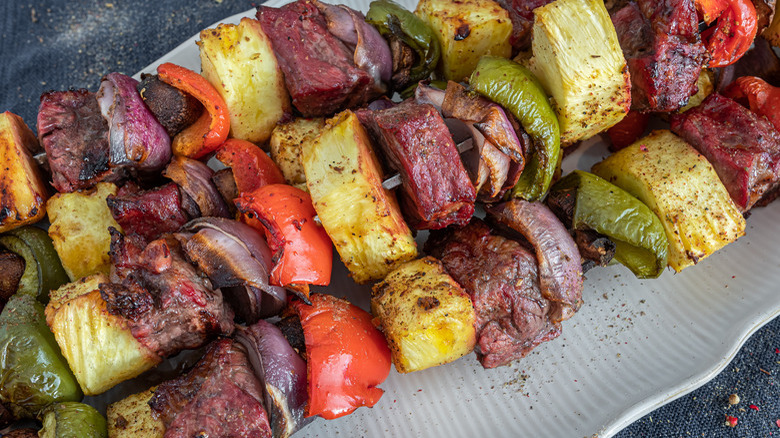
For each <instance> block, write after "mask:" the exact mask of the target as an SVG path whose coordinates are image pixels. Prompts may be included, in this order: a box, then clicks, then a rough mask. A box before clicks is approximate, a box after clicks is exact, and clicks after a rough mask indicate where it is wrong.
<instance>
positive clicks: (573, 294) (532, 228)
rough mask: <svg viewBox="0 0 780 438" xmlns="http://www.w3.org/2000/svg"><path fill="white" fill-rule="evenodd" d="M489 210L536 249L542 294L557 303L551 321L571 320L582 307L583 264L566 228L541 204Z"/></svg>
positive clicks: (518, 201) (508, 204) (503, 205)
mask: <svg viewBox="0 0 780 438" xmlns="http://www.w3.org/2000/svg"><path fill="white" fill-rule="evenodd" d="M486 210H487V212H488V214H489V215H490V216H492V217H493V218H494V219H496V220H497V221H498V222H499V223H501V224H503V225H506V226H508V227H509V228H511V229H513V230H515V231H517V232H519V233H520V234H522V235H523V236H524V237H525V238H526V239H528V241H529V242H530V243H531V244H532V245H533V247H534V248H535V250H536V259H537V261H538V262H539V284H540V286H541V290H542V295H543V296H544V297H545V298H546V299H548V300H550V301H552V302H553V304H555V306H554V307H553V310H552V314H551V315H550V319H551V320H552V321H553V322H560V321H563V320H565V319H569V318H571V317H572V316H573V315H574V313H575V312H576V311H577V310H578V309H579V308H580V306H581V305H582V261H581V259H580V253H579V250H578V249H577V244H576V243H574V239H572V237H571V235H569V232H568V231H567V230H566V227H564V225H563V224H562V223H561V221H559V220H558V218H557V217H555V215H554V214H553V212H552V211H550V209H549V208H547V206H546V205H544V204H542V203H540V202H528V201H525V200H523V199H513V200H511V201H507V202H504V203H501V204H498V205H495V206H493V207H488V208H487V209H486Z"/></svg>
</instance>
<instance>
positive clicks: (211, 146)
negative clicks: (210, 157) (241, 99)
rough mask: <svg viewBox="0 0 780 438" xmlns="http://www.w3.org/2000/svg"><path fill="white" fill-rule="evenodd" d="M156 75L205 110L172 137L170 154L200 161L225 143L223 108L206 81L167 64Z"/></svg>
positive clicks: (227, 122)
mask: <svg viewBox="0 0 780 438" xmlns="http://www.w3.org/2000/svg"><path fill="white" fill-rule="evenodd" d="M157 75H158V76H159V78H160V80H161V81H163V82H165V83H166V84H168V85H170V86H172V87H176V88H178V89H179V90H182V91H184V92H185V93H189V94H191V95H192V96H193V97H195V98H196V99H198V100H199V101H200V103H202V104H203V107H204V108H205V109H206V111H205V112H204V113H203V115H201V116H200V118H199V119H198V120H197V121H196V122H195V123H193V124H192V125H190V126H188V127H187V128H185V129H184V130H183V131H181V132H180V133H179V134H178V135H176V137H174V139H173V143H172V145H171V148H172V149H173V153H174V154H177V155H184V156H185V157H189V158H202V157H203V156H205V155H206V154H208V153H210V152H213V151H214V150H216V149H217V147H219V145H221V144H222V143H224V141H225V140H227V137H228V134H229V133H230V114H229V113H228V108H227V105H226V104H225V100H224V99H223V98H222V96H220V94H219V92H218V91H217V89H216V88H214V86H213V85H211V83H210V82H209V81H208V80H207V79H206V78H204V77H203V76H201V75H199V74H197V73H195V72H194V71H192V70H190V69H187V68H184V67H181V66H178V65H176V64H172V63H170V62H166V63H164V64H160V66H159V67H157Z"/></svg>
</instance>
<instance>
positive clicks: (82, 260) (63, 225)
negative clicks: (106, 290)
mask: <svg viewBox="0 0 780 438" xmlns="http://www.w3.org/2000/svg"><path fill="white" fill-rule="evenodd" d="M116 191H117V188H116V186H115V185H113V184H111V183H98V184H97V186H95V188H94V189H93V190H90V191H85V192H73V193H58V194H56V195H54V196H52V198H51V199H49V202H48V203H47V205H46V209H47V210H48V213H49V222H51V226H50V227H49V237H51V240H52V241H53V243H54V249H56V250H57V254H58V255H59V256H60V260H61V261H62V267H64V268H65V272H67V273H68V277H70V279H71V281H75V280H78V279H79V278H81V277H86V276H87V275H92V274H96V273H99V272H100V273H104V274H108V272H109V270H110V269H111V259H110V257H109V256H108V251H109V249H111V234H110V233H109V232H108V228H109V227H114V228H116V229H117V230H119V231H122V227H120V226H119V224H118V223H116V221H115V220H114V217H113V216H111V210H110V209H109V208H108V205H107V204H106V198H107V197H108V195H116Z"/></svg>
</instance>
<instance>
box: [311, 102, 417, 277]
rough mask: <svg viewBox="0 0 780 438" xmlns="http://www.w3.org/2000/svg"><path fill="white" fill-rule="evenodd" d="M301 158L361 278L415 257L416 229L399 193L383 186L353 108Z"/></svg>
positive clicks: (321, 208)
mask: <svg viewBox="0 0 780 438" xmlns="http://www.w3.org/2000/svg"><path fill="white" fill-rule="evenodd" d="M302 162H303V168H304V170H305V171H306V184H307V185H308V187H309V193H311V198H312V201H313V202H314V209H315V210H316V211H317V216H319V218H320V221H321V222H322V226H323V227H324V228H325V231H326V232H327V233H328V236H330V238H331V240H332V241H333V244H334V245H335V246H336V250H337V251H338V252H339V255H340V256H341V260H342V261H343V262H344V264H345V265H346V266H347V268H348V269H349V271H350V273H351V274H352V278H353V279H354V280H355V281H356V282H357V283H365V282H367V281H371V280H378V279H381V278H384V276H385V275H387V273H388V272H390V271H391V270H393V268H394V267H396V266H397V265H399V264H400V263H403V262H405V261H407V260H411V259H413V258H415V257H417V246H416V245H415V242H414V238H413V237H412V232H411V231H410V230H409V226H408V225H406V222H404V220H403V217H402V216H401V211H400V209H399V208H398V203H397V201H396V199H395V196H394V195H393V194H392V193H391V192H390V191H388V190H385V189H384V188H383V187H382V169H381V167H380V165H379V161H377V158H376V156H375V155H374V152H373V151H372V149H371V144H370V142H369V139H368V134H367V133H366V131H365V129H364V128H363V126H362V125H361V124H360V122H359V121H358V119H357V116H355V114H354V113H353V112H352V111H344V112H342V113H339V114H337V115H336V116H335V117H333V118H332V119H329V120H328V121H327V123H326V126H325V129H324V130H323V132H322V133H321V134H320V135H319V136H318V137H317V138H316V139H314V140H312V141H310V142H305V143H303V146H302Z"/></svg>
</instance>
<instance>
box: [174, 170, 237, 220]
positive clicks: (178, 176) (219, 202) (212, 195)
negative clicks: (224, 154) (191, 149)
mask: <svg viewBox="0 0 780 438" xmlns="http://www.w3.org/2000/svg"><path fill="white" fill-rule="evenodd" d="M163 175H164V176H165V177H167V178H170V179H171V180H173V182H175V183H176V184H178V185H179V186H180V187H181V188H182V189H184V191H185V192H187V194H188V195H189V196H190V197H191V198H192V199H193V200H194V201H195V203H196V204H198V208H199V209H200V214H201V215H203V216H216V217H229V216H230V211H229V210H228V206H227V204H225V200H224V199H222V195H220V194H219V191H218V190H217V187H216V186H215V185H214V183H213V182H212V181H211V177H212V176H213V175H214V171H213V170H211V168H209V166H207V165H205V164H203V163H201V162H200V161H198V160H193V159H192V158H187V157H182V156H179V155H177V156H175V157H173V159H172V160H171V162H170V163H169V164H168V167H166V168H165V170H164V171H163Z"/></svg>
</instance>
